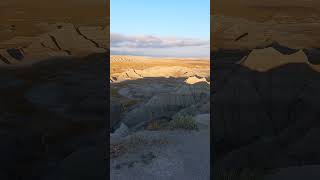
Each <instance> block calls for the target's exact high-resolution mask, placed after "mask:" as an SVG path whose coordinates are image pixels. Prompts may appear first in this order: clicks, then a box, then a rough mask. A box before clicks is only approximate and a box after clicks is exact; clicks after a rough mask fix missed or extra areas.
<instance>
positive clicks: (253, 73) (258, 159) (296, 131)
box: [212, 47, 320, 169]
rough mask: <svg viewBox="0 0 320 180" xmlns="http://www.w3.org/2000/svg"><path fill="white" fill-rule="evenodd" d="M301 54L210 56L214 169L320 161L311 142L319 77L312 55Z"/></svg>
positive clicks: (265, 51)
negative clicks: (213, 62) (213, 61)
mask: <svg viewBox="0 0 320 180" xmlns="http://www.w3.org/2000/svg"><path fill="white" fill-rule="evenodd" d="M314 51H315V50H314ZM307 52H308V51H302V50H300V51H298V52H292V53H290V54H282V53H281V52H279V51H278V50H275V49H273V48H270V47H269V48H268V47H267V48H265V49H253V50H251V51H249V52H248V51H245V52H241V51H238V52H236V51H234V52H233V53H229V54H228V53H227V52H222V51H220V52H217V53H216V54H214V58H216V63H217V64H218V65H219V66H218V67H216V68H217V69H216V72H214V73H215V74H216V75H215V77H216V81H215V83H214V85H215V86H214V87H215V89H214V91H215V93H214V94H213V95H212V96H213V99H214V101H213V104H212V106H213V107H214V111H213V112H212V113H213V117H214V121H213V122H212V123H213V126H214V127H215V131H214V132H213V133H214V136H213V137H214V140H213V141H214V144H215V147H216V154H215V155H216V156H217V158H216V159H217V162H216V163H217V165H219V167H221V168H222V169H223V168H226V169H228V168H241V167H251V168H261V169H264V168H270V169H277V168H280V167H289V166H296V165H299V166H301V165H307V164H319V163H320V159H319V153H318V152H316V150H318V149H319V147H318V146H317V145H315V144H314V143H313V140H314V139H316V138H318V132H319V128H318V126H319V124H318V123H317V120H316V119H317V114H318V113H319V110H318V108H317V107H318V106H319V104H318V102H320V100H319V93H317V92H319V89H320V87H319V85H318V84H319V82H318V79H319V77H320V75H319V72H318V67H317V65H316V64H313V63H311V62H310V60H309V57H313V58H314V56H315V55H313V56H310V55H308V53H307ZM219 53H221V54H219ZM223 53H225V54H223ZM314 54H315V53H314ZM224 60H227V62H228V63H229V64H228V63H226V62H224ZM238 62H240V63H238Z"/></svg>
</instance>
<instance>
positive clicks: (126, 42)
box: [110, 33, 210, 57]
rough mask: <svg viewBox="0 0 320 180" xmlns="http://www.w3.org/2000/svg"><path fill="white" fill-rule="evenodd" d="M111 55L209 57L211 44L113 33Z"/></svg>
mask: <svg viewBox="0 0 320 180" xmlns="http://www.w3.org/2000/svg"><path fill="white" fill-rule="evenodd" d="M110 40H111V54H132V55H148V56H177V57H178V56H179V57H188V56H198V57H200V56H201V57H209V54H210V42H209V41H206V40H200V39H192V38H178V37H163V38H160V37H156V36H150V35H143V36H126V35H122V34H116V33H111V35H110Z"/></svg>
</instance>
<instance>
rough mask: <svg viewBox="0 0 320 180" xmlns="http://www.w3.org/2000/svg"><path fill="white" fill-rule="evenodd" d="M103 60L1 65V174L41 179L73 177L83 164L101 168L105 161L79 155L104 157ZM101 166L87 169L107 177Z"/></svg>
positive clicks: (97, 56) (98, 56)
mask: <svg viewBox="0 0 320 180" xmlns="http://www.w3.org/2000/svg"><path fill="white" fill-rule="evenodd" d="M107 59H108V57H107V55H106V54H95V55H90V56H88V57H86V58H78V59H62V60H61V59H55V60H52V61H46V62H42V63H38V64H35V65H34V66H32V67H29V68H19V69H2V71H1V78H0V81H1V82H2V83H1V86H0V94H1V96H0V100H1V101H0V107H1V109H2V113H1V115H0V124H1V127H0V139H1V141H0V142H1V143H0V145H1V147H5V148H2V150H0V151H1V155H0V159H1V162H0V172H1V171H2V172H4V174H5V175H8V176H10V178H9V179H17V178H18V176H21V177H23V178H25V179H28V178H29V177H30V178H31V177H32V179H35V180H37V179H39V180H40V179H41V180H42V179H46V178H47V176H48V179H50V178H52V177H53V174H55V175H57V176H58V177H60V176H67V177H66V179H73V178H72V176H73V177H76V176H78V174H76V172H77V171H79V170H80V169H82V168H83V169H86V168H87V166H90V167H92V168H95V169H99V168H101V169H104V167H103V165H102V164H103V163H102V164H99V165H98V164H97V165H96V167H94V166H95V165H94V164H92V163H89V164H87V163H88V161H87V162H83V161H81V160H82V157H81V155H83V156H87V157H89V158H90V154H91V155H92V158H94V159H95V160H97V159H100V162H101V161H105V160H104V155H105V153H101V152H104V151H105V147H106V144H105V143H106V139H105V137H106V135H105V131H106V120H107V119H108V114H107V109H106V107H107V89H106V84H107V77H106V73H105V71H106V69H105V68H103V67H106V62H107V61H106V60H107ZM88 148H89V149H90V148H91V149H90V151H88V152H90V153H86V152H87V149H88ZM95 152H96V153H95ZM79 153H80V154H81V155H79ZM93 156H94V157H93ZM95 160H94V162H96V161H95ZM78 162H79V163H78ZM75 164H77V165H75ZM98 166H99V167H98ZM61 168H62V169H61ZM64 168H67V169H64ZM101 169H100V170H99V172H98V171H94V172H93V171H90V172H92V173H95V174H94V175H93V176H92V177H96V176H100V177H105V176H106V172H104V171H103V170H101ZM105 170H106V167H105ZM65 171H68V172H70V173H71V174H64V173H68V172H65ZM13 172H15V173H13ZM90 172H89V171H87V172H84V174H86V175H83V177H88V176H90V175H88V173H90ZM45 177H46V178H45ZM53 179H55V178H53ZM57 179H62V177H61V178H57ZM77 179H79V178H77Z"/></svg>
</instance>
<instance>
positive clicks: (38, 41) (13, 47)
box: [0, 23, 109, 67]
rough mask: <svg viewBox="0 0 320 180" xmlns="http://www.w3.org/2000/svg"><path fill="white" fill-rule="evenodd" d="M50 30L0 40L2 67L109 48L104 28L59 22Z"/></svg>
mask: <svg viewBox="0 0 320 180" xmlns="http://www.w3.org/2000/svg"><path fill="white" fill-rule="evenodd" d="M47 29H48V32H46V33H43V34H40V35H38V36H35V37H15V38H13V39H11V40H6V41H3V42H0V67H1V66H6V67H16V66H25V65H30V64H33V63H36V62H39V61H42V60H48V59H53V58H61V57H64V58H74V57H84V56H88V55H90V54H94V53H105V52H106V50H107V49H108V48H109V45H108V44H109V40H108V37H109V36H108V34H107V31H106V29H105V28H103V27H95V26H80V27H76V26H75V25H73V24H70V23H56V24H52V25H48V26H47Z"/></svg>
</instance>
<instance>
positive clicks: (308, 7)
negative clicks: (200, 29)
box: [211, 0, 320, 49]
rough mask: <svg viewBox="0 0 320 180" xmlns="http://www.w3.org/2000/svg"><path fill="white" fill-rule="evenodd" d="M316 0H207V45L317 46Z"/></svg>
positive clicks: (319, 18) (318, 28) (318, 20)
mask: <svg viewBox="0 0 320 180" xmlns="http://www.w3.org/2000/svg"><path fill="white" fill-rule="evenodd" d="M319 7H320V6H319V2H318V1H315V0H311V1H304V0H297V1H288V0H286V1H281V2H278V1H274V0H264V1H250V0H242V1H236V0H227V1H215V2H213V3H211V25H212V30H211V33H212V34H211V37H212V39H211V43H212V44H211V47H213V48H214V49H216V48H223V49H246V48H248V49H252V48H255V47H264V46H266V45H268V44H270V43H272V42H279V43H280V44H282V45H284V46H288V47H291V48H296V49H303V48H312V47H317V46H319V37H318V36H319V30H320V16H319V15H320V14H319Z"/></svg>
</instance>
